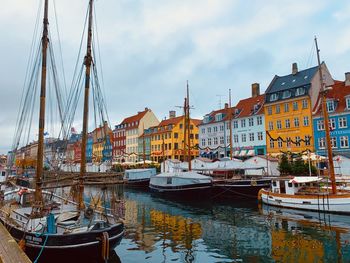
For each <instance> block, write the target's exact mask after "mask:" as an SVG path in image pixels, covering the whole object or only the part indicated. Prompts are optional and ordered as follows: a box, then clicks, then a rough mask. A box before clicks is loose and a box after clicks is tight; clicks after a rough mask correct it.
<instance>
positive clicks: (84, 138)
mask: <svg viewBox="0 0 350 263" xmlns="http://www.w3.org/2000/svg"><path fill="white" fill-rule="evenodd" d="M92 8H93V0H90V1H89V24H88V34H87V51H86V55H85V58H84V65H85V91H84V115H83V131H82V140H81V160H80V178H79V197H78V209H83V208H84V200H83V193H84V179H83V177H84V175H85V173H86V142H87V129H88V115H89V89H90V69H91V63H92V55H91V42H92Z"/></svg>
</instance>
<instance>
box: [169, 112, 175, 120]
mask: <svg viewBox="0 0 350 263" xmlns="http://www.w3.org/2000/svg"><path fill="white" fill-rule="evenodd" d="M175 117H176V111H174V110H171V111H169V119H172V118H175Z"/></svg>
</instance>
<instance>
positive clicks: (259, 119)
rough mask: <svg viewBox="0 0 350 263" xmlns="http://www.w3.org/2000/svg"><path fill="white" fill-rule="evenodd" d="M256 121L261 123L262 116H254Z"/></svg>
mask: <svg viewBox="0 0 350 263" xmlns="http://www.w3.org/2000/svg"><path fill="white" fill-rule="evenodd" d="M256 122H257V124H258V125H262V116H258V117H256Z"/></svg>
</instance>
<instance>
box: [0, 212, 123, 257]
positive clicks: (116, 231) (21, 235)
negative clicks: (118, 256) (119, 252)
mask: <svg viewBox="0 0 350 263" xmlns="http://www.w3.org/2000/svg"><path fill="white" fill-rule="evenodd" d="M0 221H1V223H2V224H3V225H4V226H5V227H6V228H7V230H8V231H9V233H10V234H11V235H12V237H13V238H14V239H15V240H16V241H17V242H19V241H20V240H22V239H24V241H25V252H26V254H27V255H28V256H29V257H30V258H31V259H32V260H35V259H36V257H38V255H39V253H41V255H40V261H42V262H43V260H45V259H51V260H52V258H54V259H55V261H57V259H58V258H60V259H64V260H66V261H67V260H68V261H69V262H71V261H72V260H74V259H79V260H81V259H82V258H84V259H96V260H99V259H101V258H102V241H101V240H102V237H103V233H104V232H107V233H108V240H109V251H112V250H113V249H114V248H115V247H116V246H117V245H118V244H119V243H120V241H121V240H122V237H123V235H124V225H123V223H118V224H115V225H112V226H110V227H107V228H102V229H100V230H92V231H89V232H83V233H74V234H48V235H38V234H35V233H29V232H24V231H23V230H21V229H18V228H16V227H15V226H13V225H10V224H7V223H6V222H4V220H3V219H2V218H0Z"/></svg>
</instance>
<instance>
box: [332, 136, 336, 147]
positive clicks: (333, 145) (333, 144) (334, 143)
mask: <svg viewBox="0 0 350 263" xmlns="http://www.w3.org/2000/svg"><path fill="white" fill-rule="evenodd" d="M331 145H332V148H337V138H336V137H331Z"/></svg>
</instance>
